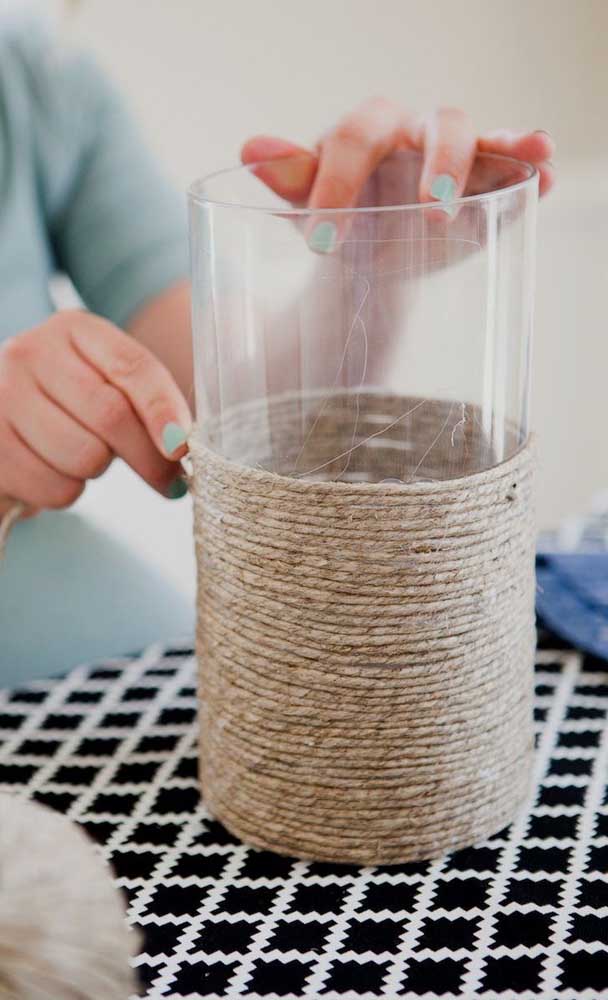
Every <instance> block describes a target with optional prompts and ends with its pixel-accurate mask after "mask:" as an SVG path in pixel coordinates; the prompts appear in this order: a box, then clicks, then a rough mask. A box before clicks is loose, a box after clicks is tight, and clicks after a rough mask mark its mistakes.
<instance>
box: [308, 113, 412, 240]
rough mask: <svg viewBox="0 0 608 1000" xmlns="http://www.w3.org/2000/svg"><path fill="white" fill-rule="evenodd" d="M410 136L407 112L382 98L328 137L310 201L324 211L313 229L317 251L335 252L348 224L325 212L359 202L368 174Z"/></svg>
mask: <svg viewBox="0 0 608 1000" xmlns="http://www.w3.org/2000/svg"><path fill="white" fill-rule="evenodd" d="M404 140H405V123H404V114H403V112H402V111H401V109H400V108H398V107H397V105H395V104H392V103H391V102H390V101H384V100H381V99H374V100H371V101H366V103H365V104H363V105H362V106H361V107H360V108H358V109H357V111H355V112H354V113H353V114H351V115H348V116H347V117H346V118H344V119H343V121H342V122H340V124H339V125H338V126H337V127H336V128H335V129H334V130H333V131H331V132H330V133H329V135H328V136H326V138H325V139H324V140H323V142H322V143H321V147H320V155H319V167H318V170H317V173H316V176H315V179H314V183H313V186H312V190H311V192H310V197H309V200H308V207H309V208H311V209H316V210H318V211H319V214H318V215H317V216H315V217H314V218H313V219H312V220H311V221H310V224H309V228H308V231H307V236H308V242H309V244H310V246H311V248H312V249H313V250H317V251H318V252H320V253H329V252H331V251H332V250H333V248H334V246H335V245H336V243H337V242H338V240H339V239H340V237H341V235H343V232H344V228H345V226H346V225H347V224H348V220H347V218H345V217H343V216H342V217H339V216H332V215H328V216H327V218H324V217H323V214H322V210H323V209H325V208H326V209H332V208H350V207H352V206H354V205H356V204H357V201H358V200H359V195H360V194H361V191H362V190H363V187H364V185H365V182H366V181H367V179H368V177H370V175H371V174H372V173H373V172H374V170H375V169H376V167H377V166H378V164H379V163H380V162H381V161H382V160H383V159H384V158H385V157H386V156H388V155H389V153H391V152H392V151H393V150H394V149H396V148H397V146H398V145H400V144H401V143H402V142H403V141H404Z"/></svg>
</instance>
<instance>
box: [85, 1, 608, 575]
mask: <svg viewBox="0 0 608 1000" xmlns="http://www.w3.org/2000/svg"><path fill="white" fill-rule="evenodd" d="M66 31H67V33H68V34H69V35H71V36H72V38H73V39H74V40H76V41H78V42H79V43H82V44H85V45H87V46H88V47H89V48H92V49H93V50H94V51H95V52H96V53H97V55H98V57H99V59H100V60H101V61H102V63H103V64H104V65H105V66H106V67H107V69H108V71H109V72H110V73H111V75H112V76H113V77H114V79H115V80H116V81H117V82H118V83H119V84H120V85H121V86H122V87H123V89H124V91H125V93H126V95H127V97H128V100H129V101H130V103H131V106H132V108H133V109H134V111H135V112H136V114H137V116H138V117H139V119H140V121H141V123H142V125H143V128H144V130H145V132H146V134H147V136H148V139H149V141H150V143H151V144H152V146H153V147H154V148H155V150H156V151H157V152H158V154H159V156H160V157H161V158H162V160H163V161H164V163H165V164H166V167H167V169H168V171H169V172H170V173H171V174H172V176H173V177H174V178H175V180H176V182H177V183H178V184H180V185H182V186H184V187H185V186H186V185H187V184H188V183H189V181H190V180H192V179H193V178H194V177H195V176H197V175H200V174H201V173H205V172H207V171H209V170H211V169H214V168H217V167H220V166H225V165H227V164H230V163H232V162H235V161H236V160H237V157H238V148H239V145H240V143H241V142H242V140H243V139H244V138H245V137H247V136H248V135H251V134H254V133H258V132H268V133H275V134H278V135H285V136H288V137H291V138H293V139H295V140H300V141H303V142H311V141H313V140H314V139H315V138H316V137H317V136H318V135H319V134H320V133H321V132H322V131H323V130H324V129H325V128H327V127H328V126H329V125H330V124H331V123H332V122H333V121H334V120H335V119H336V118H337V117H338V116H339V115H340V114H342V113H343V112H344V111H345V110H347V109H348V108H350V107H352V106H353V105H355V104H356V103H357V102H358V101H359V100H361V99H362V98H363V97H365V96H368V95H370V94H377V93H380V94H386V95H389V96H392V97H394V98H396V99H399V100H401V101H403V102H404V103H405V104H409V105H411V106H413V107H416V108H422V109H424V108H430V107H432V106H434V105H437V104H455V105H461V106H463V107H466V108H467V109H468V110H469V111H470V112H471V113H472V114H473V116H474V118H475V120H476V122H477V124H478V125H479V128H480V129H486V128H492V127H500V126H513V127H517V128H522V129H532V128H546V129H548V130H550V131H551V132H552V133H553V135H554V136H555V138H556V140H557V142H558V148H559V153H558V156H557V158H556V162H557V165H558V168H559V170H560V178H561V182H560V184H559V185H558V188H557V190H556V192H555V193H554V194H553V195H551V197H550V198H549V199H548V200H547V202H546V203H545V204H544V205H543V207H542V210H541V215H540V234H539V235H540V243H539V268H538V295H537V323H536V348H535V366H534V423H535V425H536V428H537V430H538V432H539V436H540V439H541V454H542V475H541V481H540V504H539V517H540V523H541V524H542V525H550V524H554V523H556V522H557V521H558V520H559V519H561V518H562V517H563V516H564V515H567V514H569V513H571V512H575V511H577V510H580V509H582V508H583V507H584V506H585V505H586V503H587V501H588V498H589V497H590V495H591V494H592V493H594V492H595V491H597V490H599V489H603V488H608V448H607V447H606V444H605V438H606V431H605V427H606V423H607V420H606V416H607V413H608V406H607V404H606V402H605V401H606V400H607V398H608V385H607V379H608V329H607V324H606V319H605V295H604V291H605V289H606V287H607V285H608V66H607V63H608V51H607V39H608V0H509V2H506V3H505V2H504V0H424V2H423V0H417V2H416V0H375V2H372V0H308V2H305V3H303V2H301V0H300V2H297V3H296V2H295V0H282V2H280V0H214V2H209V0H172V2H171V0H83V2H82V3H81V4H80V5H78V8H77V11H76V14H75V15H73V16H72V18H71V19H70V22H69V24H68V25H67V28H66ZM112 475H113V477H114V479H113V478H112V477H110V478H109V479H108V481H107V482H105V483H99V484H96V485H95V486H94V488H93V489H92V490H91V497H90V499H87V501H85V506H86V508H87V509H91V510H94V511H97V513H98V514H99V512H100V511H102V510H103V516H104V517H105V518H111V517H113V516H114V510H113V508H114V500H113V498H115V497H116V495H117V491H116V489H114V487H113V483H114V482H115V480H116V479H119V478H120V477H126V476H127V473H126V471H124V470H117V471H116V472H115V473H113V474H112ZM129 488H132V489H135V487H129ZM137 496H138V497H139V504H138V507H137V510H134V509H132V510H131V512H130V513H129V512H126V511H125V507H124V505H123V506H122V507H121V515H120V518H119V521H120V530H122V531H124V532H125V534H127V535H130V536H131V537H138V538H139V539H140V541H141V542H142V544H148V543H150V544H151V539H152V538H153V537H158V534H157V532H156V531H155V530H154V529H153V527H152V526H153V525H155V524H156V521H155V518H156V519H157V518H162V519H164V522H165V523H166V524H167V528H168V530H167V531H166V532H165V533H164V534H163V537H162V539H161V541H160V543H158V542H157V543H156V544H157V545H158V544H160V545H161V547H162V546H163V545H164V546H165V547H166V549H167V553H166V555H167V558H168V559H170V554H171V552H174V551H175V550H176V548H177V549H179V551H180V552H181V556H180V559H181V562H180V559H178V560H177V562H176V561H175V560H174V561H173V563H172V565H171V566H170V567H169V572H171V573H172V574H173V575H174V576H175V578H176V579H178V578H179V580H180V581H181V582H182V583H183V582H184V581H185V580H186V581H189V580H190V578H191V563H190V561H189V560H190V556H189V551H190V550H189V537H188V532H189V525H188V524H187V516H186V512H185V510H184V507H183V505H181V504H178V505H176V507H177V508H179V510H175V509H172V510H171V511H169V510H168V506H169V505H167V504H164V503H163V501H162V500H158V501H157V500H156V498H151V499H148V498H147V497H146V498H144V494H143V492H141V494H140V493H138V494H137ZM122 497H123V499H124V492H123V493H122ZM100 498H102V500H103V502H101V500H100ZM142 504H144V505H147V506H146V508H145V509H146V510H150V511H151V513H150V520H149V521H147V520H146V518H145V517H143V518H142V513H141V511H142V509H143V508H142V507H141V505H142ZM159 505H160V506H159ZM115 523H116V520H115ZM146 525H147V527H146ZM169 528H170V530H169ZM146 531H147V532H148V536H146ZM161 555H163V554H162V553H161ZM163 558H164V556H163ZM178 563H179V565H178ZM187 586H188V588H189V587H190V583H189V582H187Z"/></svg>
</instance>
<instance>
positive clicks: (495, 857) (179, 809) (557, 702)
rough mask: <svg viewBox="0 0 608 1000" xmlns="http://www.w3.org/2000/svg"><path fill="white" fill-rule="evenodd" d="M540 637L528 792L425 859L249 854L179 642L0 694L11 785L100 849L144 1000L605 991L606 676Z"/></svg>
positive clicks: (550, 999) (2, 777)
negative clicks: (456, 846)
mask: <svg viewBox="0 0 608 1000" xmlns="http://www.w3.org/2000/svg"><path fill="white" fill-rule="evenodd" d="M555 646H559V643H558V642H557V641H555V642H554V641H553V640H552V639H551V637H545V638H544V640H543V641H541V643H540V645H539V651H538V653H537V668H536V669H537V678H536V679H537V688H536V704H535V720H536V721H535V725H536V733H537V756H536V775H535V789H534V794H533V797H532V798H531V800H530V802H529V803H528V806H527V808H526V810H525V811H524V812H523V813H522V815H521V816H520V817H519V819H518V820H517V821H516V822H515V823H514V824H512V826H510V827H508V828H507V829H505V830H503V831H501V832H500V833H499V834H498V835H497V836H495V837H492V838H491V839H490V840H488V841H486V842H485V843H483V844H480V845H478V846H476V847H474V848H471V849H468V850H465V851H459V852H458V853H455V854H452V855H448V856H447V857H445V858H443V859H441V860H439V861H435V862H432V863H416V864H407V865H401V866H397V867H376V868H357V867H354V866H348V867H345V866H336V865H328V864H314V863H307V862H299V861H293V860H291V859H285V858H280V857H277V856H275V855H272V854H269V853H265V852H260V851H256V850H254V849H252V848H248V847H245V846H244V845H242V844H240V843H239V842H238V841H236V840H235V839H234V838H233V837H231V836H230V835H229V834H228V833H227V832H226V831H225V830H224V829H223V827H221V826H220V824H218V823H217V822H214V821H213V820H212V819H211V818H210V817H209V815H208V814H207V813H206V811H205V808H204V806H203V805H202V804H201V803H200V801H199V793H198V787H197V777H196V768H197V761H196V738H197V733H196V702H195V689H194V683H195V680H194V673H195V667H194V660H193V657H192V655H191V651H190V650H188V649H186V648H181V647H178V648H173V649H159V648H158V647H155V648H152V649H150V650H148V651H147V652H146V653H145V654H144V655H142V656H141V657H138V658H132V659H125V660H120V661H116V660H114V661H111V662H107V663H104V664H98V665H95V666H91V667H79V668H78V669H76V670H74V671H73V672H71V673H70V674H69V675H68V676H67V677H65V678H62V679H59V680H51V681H36V682H33V683H31V684H30V685H28V686H27V687H24V688H23V689H21V690H19V691H13V692H2V693H1V694H0V787H2V788H4V789H8V790H11V791H13V792H16V793H18V794H22V795H24V796H26V797H28V798H33V799H37V800H39V801H41V802H44V803H46V804H47V805H49V806H51V807H53V808H55V809H58V810H60V811H61V812H63V813H67V814H68V815H69V816H70V817H71V818H72V819H74V820H76V821H78V822H79V823H81V824H82V825H83V826H84V827H85V828H86V829H87V830H88V832H89V833H90V834H91V835H92V836H93V837H94V838H95V839H96V840H97V841H98V842H99V843H100V844H101V845H103V847H102V850H103V852H104V854H105V856H106V857H107V858H108V859H110V860H111V862H112V864H113V866H114V869H115V872H116V878H117V881H118V884H119V885H120V886H122V888H123V889H124V890H125V892H126V893H127V896H128V898H129V918H130V920H131V922H132V923H133V924H134V925H137V926H138V927H139V928H141V930H142V931H143V933H144V936H145V950H144V951H143V952H142V954H141V955H140V956H139V957H138V958H137V960H136V964H137V966H138V969H139V972H140V974H141V978H142V982H143V983H144V984H145V985H144V986H143V988H142V992H143V995H145V996H146V997H149V998H161V997H179V998H183V997H190V998H192V997H210V998H220V997H222V998H223V997H228V998H230V997H248V998H250V1000H261V998H265V1000H278V998H304V997H323V998H327V1000H338V998H339V1000H372V998H374V1000H375V998H376V997H380V996H382V997H390V998H395V997H405V998H417V997H426V998H430V997H436V996H442V997H444V998H446V1000H451V998H459V1000H465V998H466V1000H475V998H482V997H483V998H487V1000H492V998H496V1000H499V998H500V1000H505V998H510V997H512V998H522V1000H523V998H525V1000H533V998H543V1000H559V998H562V1000H575V998H576V1000H600V998H604V1000H605V998H606V997H608V874H607V872H608V789H607V787H606V782H607V768H606V758H607V755H608V733H607V716H608V673H607V672H606V671H607V669H608V668H607V665H606V664H605V663H604V662H603V661H601V660H596V659H594V658H592V657H584V656H583V655H582V654H580V653H578V652H576V651H574V650H570V649H568V648H564V647H563V645H562V646H561V648H554V647H555Z"/></svg>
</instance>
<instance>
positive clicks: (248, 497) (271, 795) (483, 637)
mask: <svg viewBox="0 0 608 1000" xmlns="http://www.w3.org/2000/svg"><path fill="white" fill-rule="evenodd" d="M305 403H306V401H305V400H303V399H302V397H299V396H292V397H283V398H281V399H277V400H273V401H270V402H267V401H265V402H264V403H261V404H260V403H258V404H250V405H249V406H247V407H242V408H235V410H233V411H232V413H231V414H230V415H229V416H228V417H226V418H225V419H224V420H223V422H222V425H221V428H220V427H218V428H215V429H213V428H210V429H208V430H207V441H208V442H210V444H211V446H210V447H209V446H208V445H207V444H203V443H202V442H201V439H200V437H199V435H198V434H197V433H196V432H195V434H194V435H193V438H192V442H191V454H192V459H193V465H194V479H193V483H194V518H195V539H196V546H197V559H198V630H197V649H198V658H199V670H200V694H201V781H202V788H203V794H204V797H205V800H206V803H207V805H208V807H209V809H210V810H211V812H212V813H213V814H215V815H216V816H217V817H218V818H219V819H220V820H221V821H222V822H223V823H224V824H225V825H226V826H227V827H228V829H230V830H231V831H232V832H233V833H235V834H236V835H238V836H239V837H241V838H242V839H243V840H245V841H247V842H249V843H252V844H255V845H257V846H259V847H263V848H270V849H273V850H276V851H278V852H280V853H283V854H290V855H297V856H300V857H307V858H316V859H319V860H327V861H339V862H356V863H360V864H380V863H396V862H403V861H407V860H411V859H417V858H428V857H432V856H435V855H438V854H440V853H441V852H443V851H445V850H448V849H454V848H456V847H458V846H462V845H465V844H470V843H473V842H474V841H476V840H478V839H480V838H482V837H485V836H487V835H489V834H491V833H492V832H494V831H496V830H498V829H499V828H500V827H502V826H504V825H505V824H506V823H508V822H509V821H510V820H511V819H512V818H513V815H514V813H515V812H516V810H517V808H518V806H519V804H520V803H521V802H522V800H523V798H524V797H525V794H526V791H527V787H528V779H529V767H530V758H531V754H532V749H533V737H532V721H531V712H532V709H531V705H532V684H533V674H532V663H533V649H534V633H533V594H534V575H533V552H534V524H533V512H532V472H533V464H534V463H533V454H532V447H531V445H530V443H526V444H525V445H524V446H523V447H522V448H520V449H519V450H518V451H517V452H516V454H515V455H514V456H513V457H512V458H510V459H509V460H508V461H506V462H504V463H502V464H499V465H496V466H494V467H493V468H491V469H489V470H487V471H481V472H479V471H475V470H476V468H477V466H478V465H479V464H480V463H482V462H484V461H487V460H488V454H487V453H483V454H482V452H483V449H484V448H487V444H486V442H485V441H484V438H483V435H482V433H481V431H480V430H479V429H478V427H477V424H476V422H475V420H474V419H471V416H474V412H473V408H468V411H467V412H466V415H465V418H464V419H463V418H462V416H461V411H460V408H459V409H458V410H457V411H454V413H453V416H452V409H453V408H452V409H450V408H449V406H448V404H445V403H439V402H437V401H420V400H404V399H403V398H400V397H392V396H380V395H378V394H374V393H370V394H367V395H366V396H365V397H359V399H358V401H357V407H358V409H357V434H356V436H355V438H353V431H352V427H353V419H352V406H353V397H352V396H351V395H349V394H343V395H340V394H336V395H335V396H334V397H333V398H332V399H331V400H330V403H329V405H324V406H322V407H321V411H320V410H319V401H318V399H316V400H315V401H314V406H312V407H311V408H310V409H308V408H307V407H306V405H305ZM423 404H424V405H423ZM463 412H464V410H463ZM399 413H402V414H403V413H408V414H411V417H408V423H407V426H405V427H404V423H403V421H402V422H401V423H399V424H398V426H397V427H396V428H394V427H393V429H392V430H391V431H390V432H389V431H388V430H387V432H386V433H384V432H382V431H381V433H380V434H378V428H380V429H382V427H387V428H388V426H389V424H390V423H391V420H392V419H393V415H394V414H397V415H398V414H399ZM314 414H316V415H314ZM446 414H447V415H448V417H449V419H447V420H446ZM450 421H451V423H450ZM371 428H373V431H372V430H370V429H371ZM442 428H443V430H442ZM456 431H458V433H456ZM370 434H372V435H373V440H370V438H369V435H370ZM303 437H304V440H305V449H304V452H305V454H300V452H301V451H302V449H301V448H300V443H301V441H302V439H303ZM269 440H270V441H271V443H272V444H271V448H270V450H269V445H268V442H269ZM353 440H355V445H354V449H355V450H354V451H352V452H351V454H350V455H348V456H347V460H346V462H345V460H344V458H341V459H340V460H339V461H338V460H335V459H334V458H332V456H336V455H341V454H342V453H343V452H345V451H348V449H349V448H352V447H353V444H352V443H351V442H352V441H353ZM429 443H432V444H433V446H432V447H431V448H429ZM220 447H221V448H223V449H225V450H226V451H227V452H228V453H229V454H230V455H231V456H232V457H236V458H237V459H238V462H235V461H228V460H227V459H225V458H223V457H222V456H221V455H220V454H219V453H218V448H220ZM272 456H275V458H276V456H278V461H276V462H275V466H274V467H275V469H276V471H274V472H273V471H268V470H267V469H264V468H260V467H259V466H260V465H268V464H269V463H270V461H271V457H272ZM404 462H405V463H406V467H407V468H409V469H410V471H411V472H412V473H414V472H415V471H416V470H417V472H416V475H419V476H428V477H429V478H428V479H426V480H425V481H411V482H407V483H405V484H401V485H395V484H391V483H382V482H367V483H365V482H361V481H355V482H348V481H346V482H345V481H338V482H334V481H331V480H329V481H311V478H310V477H309V478H305V477H302V475H301V473H305V472H306V471H307V470H311V469H315V470H317V471H316V472H315V473H313V474H312V475H313V478H316V477H317V476H319V475H327V476H341V477H342V479H345V478H348V477H351V476H353V477H357V478H359V479H360V478H361V476H362V475H363V474H364V473H365V472H366V471H367V473H368V474H370V473H371V476H372V477H373V478H374V479H381V478H385V477H390V476H395V475H396V472H395V470H396V469H397V468H399V470H400V471H401V472H402V473H403V469H404ZM320 466H323V468H322V469H320V468H319V467H320ZM458 468H464V469H465V470H467V469H469V468H470V469H471V474H470V475H466V476H465V477H464V478H459V479H450V478H444V479H442V480H440V481H430V477H431V476H432V475H438V474H442V475H446V473H447V475H450V474H452V475H453V474H454V473H455V471H456V470H457V469H458ZM298 470H300V471H298ZM277 473H279V474H277ZM412 478H413V477H412Z"/></svg>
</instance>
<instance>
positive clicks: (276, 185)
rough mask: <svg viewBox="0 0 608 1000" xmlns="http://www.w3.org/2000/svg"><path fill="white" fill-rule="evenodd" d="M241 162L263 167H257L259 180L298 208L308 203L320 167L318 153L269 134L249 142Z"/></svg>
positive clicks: (255, 171) (243, 150)
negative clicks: (299, 205)
mask: <svg viewBox="0 0 608 1000" xmlns="http://www.w3.org/2000/svg"><path fill="white" fill-rule="evenodd" d="M241 160H242V162H243V163H244V164H245V165H254V164H256V163H257V164H261V165H260V166H257V167H256V166H253V172H254V173H255V175H256V177H259V178H260V180H261V181H263V182H264V183H265V184H267V185H268V187H269V188H270V189H271V190H272V191H274V192H275V194H278V195H279V197H281V198H285V200H286V201H291V202H293V203H294V204H295V205H298V204H302V203H303V202H305V201H306V200H307V198H308V195H309V194H310V189H311V187H312V184H313V181H314V179H315V174H316V172H317V166H318V164H319V158H318V156H317V154H316V153H311V152H310V150H308V149H304V148H303V147H302V146H296V145H295V143H293V142H287V141H286V140H285V139H275V138H273V137H272V136H268V135H258V136H254V137H253V138H252V139H249V140H248V141H247V142H246V143H245V145H244V146H243V148H242V149H241ZM273 160H274V161H275V162H274V163H273V162H270V161H273Z"/></svg>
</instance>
